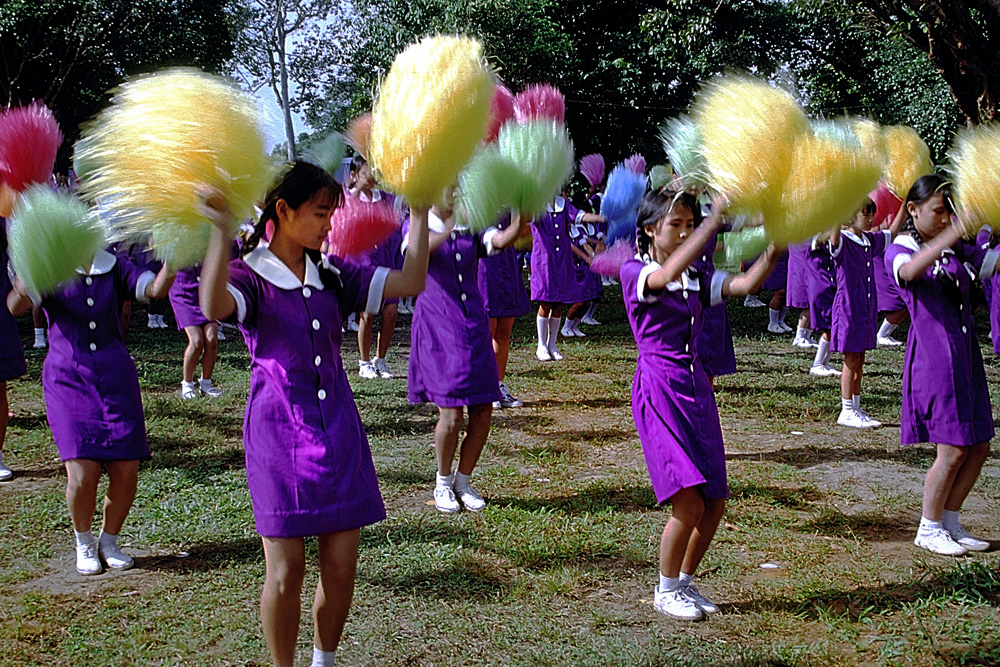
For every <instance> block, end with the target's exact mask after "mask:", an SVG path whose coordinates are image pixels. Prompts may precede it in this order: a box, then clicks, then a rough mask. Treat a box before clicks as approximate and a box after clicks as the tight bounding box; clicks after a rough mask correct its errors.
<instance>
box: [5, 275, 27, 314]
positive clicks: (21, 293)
mask: <svg viewBox="0 0 1000 667" xmlns="http://www.w3.org/2000/svg"><path fill="white" fill-rule="evenodd" d="M4 270H6V269H4ZM11 287H12V289H11V290H10V294H8V295H7V310H9V311H10V312H11V314H12V315H14V317H17V316H18V315H23V314H25V313H26V312H28V311H29V310H31V297H30V296H28V290H27V289H25V287H24V281H22V280H21V279H20V278H19V277H18V276H14V284H13V285H12V286H11Z"/></svg>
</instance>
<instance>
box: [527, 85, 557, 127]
mask: <svg viewBox="0 0 1000 667" xmlns="http://www.w3.org/2000/svg"><path fill="white" fill-rule="evenodd" d="M514 116H515V118H517V122H518V123H527V122H529V121H532V120H539V119H551V120H555V121H556V122H559V123H564V122H566V98H565V97H563V94H562V93H560V92H559V89H558V88H556V87H554V86H550V85H549V84H547V83H541V84H538V85H535V86H528V87H527V88H525V89H524V90H522V91H521V92H520V93H518V94H517V97H515V98H514Z"/></svg>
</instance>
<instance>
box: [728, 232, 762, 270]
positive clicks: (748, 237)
mask: <svg viewBox="0 0 1000 667" xmlns="http://www.w3.org/2000/svg"><path fill="white" fill-rule="evenodd" d="M722 242H723V245H724V246H725V253H724V254H725V265H726V266H728V267H733V268H738V267H739V266H740V264H742V263H743V262H745V261H747V260H750V259H753V258H754V257H758V256H759V255H760V254H761V253H762V252H764V249H765V248H767V244H768V243H769V242H770V241H769V240H768V238H767V233H766V232H765V231H764V228H763V227H759V226H758V227H744V228H743V229H741V230H740V231H738V232H726V233H725V234H724V235H723V239H722Z"/></svg>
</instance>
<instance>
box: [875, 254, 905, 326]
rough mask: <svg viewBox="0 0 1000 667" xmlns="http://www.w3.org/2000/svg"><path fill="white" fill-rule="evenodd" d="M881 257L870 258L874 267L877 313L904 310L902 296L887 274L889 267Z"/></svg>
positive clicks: (894, 282)
mask: <svg viewBox="0 0 1000 667" xmlns="http://www.w3.org/2000/svg"><path fill="white" fill-rule="evenodd" d="M882 259H883V258H882V256H881V255H876V256H875V257H872V265H873V266H874V267H875V294H876V295H877V297H878V298H877V301H878V311H879V312H880V313H883V312H886V311H893V310H902V309H903V308H906V304H905V303H903V295H902V294H900V292H899V287H898V286H897V285H896V281H895V280H893V278H892V276H891V275H890V272H889V267H887V266H886V265H885V263H884V262H883V261H882Z"/></svg>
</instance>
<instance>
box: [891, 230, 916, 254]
mask: <svg viewBox="0 0 1000 667" xmlns="http://www.w3.org/2000/svg"><path fill="white" fill-rule="evenodd" d="M892 242H893V243H895V244H896V245H901V246H903V247H904V248H906V249H907V250H909V251H911V252H917V251H918V250H920V244H919V243H917V240H916V239H915V238H913V237H912V236H910V235H909V234H900V235H899V236H897V237H896V238H895V239H893V241H892Z"/></svg>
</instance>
